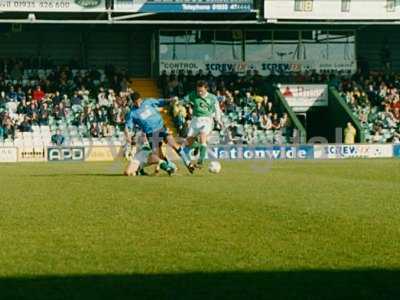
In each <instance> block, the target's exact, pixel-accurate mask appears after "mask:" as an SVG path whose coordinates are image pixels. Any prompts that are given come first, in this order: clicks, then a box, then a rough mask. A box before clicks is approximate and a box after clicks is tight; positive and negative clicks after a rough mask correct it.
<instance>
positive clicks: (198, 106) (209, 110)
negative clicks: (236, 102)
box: [184, 80, 222, 168]
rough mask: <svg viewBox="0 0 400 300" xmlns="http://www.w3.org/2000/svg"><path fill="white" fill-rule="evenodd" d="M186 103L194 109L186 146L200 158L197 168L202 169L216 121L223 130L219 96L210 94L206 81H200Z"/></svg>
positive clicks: (187, 97)
mask: <svg viewBox="0 0 400 300" xmlns="http://www.w3.org/2000/svg"><path fill="white" fill-rule="evenodd" d="M184 103H185V104H189V105H190V106H191V107H192V110H193V113H192V115H193V116H192V121H191V123H190V127H189V131H188V134H187V138H186V141H185V143H184V144H185V145H186V146H188V147H189V148H192V149H194V152H195V154H197V152H199V154H200V156H199V159H198V161H197V165H196V167H199V168H201V167H202V165H203V164H204V161H205V159H206V155H207V141H208V136H209V134H210V133H211V131H212V130H213V128H214V120H215V121H216V122H217V123H218V125H219V126H220V127H221V128H222V122H221V115H222V113H221V109H220V107H219V103H218V99H217V96H215V95H214V94H212V93H209V92H208V84H207V82H206V81H203V80H200V81H198V82H197V84H196V91H194V92H192V93H190V94H189V95H187V96H186V97H185V98H184Z"/></svg>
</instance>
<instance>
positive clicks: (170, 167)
mask: <svg viewBox="0 0 400 300" xmlns="http://www.w3.org/2000/svg"><path fill="white" fill-rule="evenodd" d="M135 146H136V148H137V149H138V150H137V151H136V153H135V154H134V155H133V156H130V157H129V160H130V162H129V165H128V166H127V168H126V169H125V172H124V175H126V176H137V175H145V173H144V168H145V167H147V166H150V165H152V164H153V163H152V158H151V157H152V149H151V147H150V145H149V144H148V142H147V141H144V142H141V141H139V142H138V143H135ZM158 169H161V170H164V171H166V172H167V173H168V175H172V174H173V173H175V172H176V171H177V167H176V165H175V164H174V163H173V162H171V161H169V160H167V159H160V160H159V163H158V166H157V170H158ZM156 172H157V173H158V171H156Z"/></svg>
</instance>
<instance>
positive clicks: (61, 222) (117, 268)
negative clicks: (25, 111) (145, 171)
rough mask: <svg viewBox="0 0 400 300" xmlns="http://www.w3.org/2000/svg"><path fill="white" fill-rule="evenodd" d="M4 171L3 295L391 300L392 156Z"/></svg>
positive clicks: (397, 207)
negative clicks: (169, 170) (165, 168)
mask: <svg viewBox="0 0 400 300" xmlns="http://www.w3.org/2000/svg"><path fill="white" fill-rule="evenodd" d="M121 172H122V165H121V164H119V163H46V164H43V163H42V164H39V163H32V164H18V165H17V164H2V165H0V299H44V300H48V299H282V298H286V299H304V298H305V299H344V298H346V299H398V298H399V297H400V160H395V159H388V160H341V161H319V162H316V161H279V162H278V161H274V162H222V172H221V174H218V175H215V174H210V173H208V171H207V170H201V172H199V173H197V174H195V175H189V174H187V172H186V170H180V172H179V174H178V175H176V176H173V177H167V176H164V175H162V176H159V177H152V176H150V177H137V178H133V177H130V178H127V177H123V176H121V175H120V173H121Z"/></svg>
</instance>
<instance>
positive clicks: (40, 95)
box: [32, 86, 45, 101]
mask: <svg viewBox="0 0 400 300" xmlns="http://www.w3.org/2000/svg"><path fill="white" fill-rule="evenodd" d="M44 96H45V93H44V92H43V91H42V88H41V87H40V86H37V88H36V90H35V91H34V92H33V93H32V98H33V99H34V100H36V101H42V100H43V98H44Z"/></svg>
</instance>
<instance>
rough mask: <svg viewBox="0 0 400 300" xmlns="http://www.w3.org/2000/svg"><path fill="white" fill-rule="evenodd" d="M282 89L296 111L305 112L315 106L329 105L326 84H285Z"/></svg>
mask: <svg viewBox="0 0 400 300" xmlns="http://www.w3.org/2000/svg"><path fill="white" fill-rule="evenodd" d="M280 91H281V93H282V95H283V97H285V99H286V101H287V103H288V104H289V106H290V107H292V108H293V110H294V111H296V112H305V111H307V110H308V109H309V108H310V107H315V106H328V86H327V85H325V84H284V85H282V86H281V87H280Z"/></svg>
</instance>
